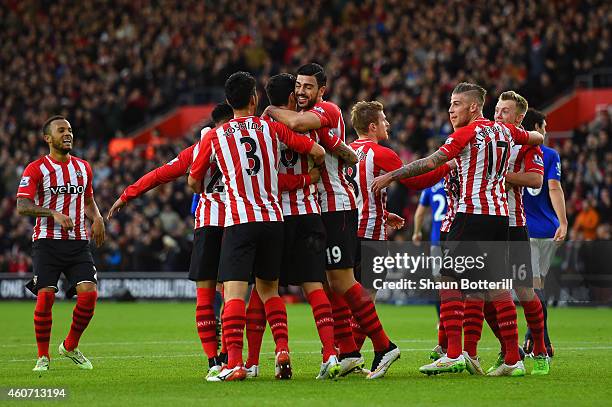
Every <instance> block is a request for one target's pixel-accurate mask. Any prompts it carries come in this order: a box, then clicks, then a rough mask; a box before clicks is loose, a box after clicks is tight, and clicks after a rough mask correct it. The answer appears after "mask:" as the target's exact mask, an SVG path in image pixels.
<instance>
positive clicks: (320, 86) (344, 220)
mask: <svg viewBox="0 0 612 407" xmlns="http://www.w3.org/2000/svg"><path fill="white" fill-rule="evenodd" d="M297 74H298V76H297V80H296V83H295V96H296V98H297V104H298V108H299V109H300V112H294V111H290V110H287V109H280V108H276V107H272V106H270V107H268V109H267V112H268V114H269V115H270V116H272V117H273V118H274V119H275V120H278V121H280V122H282V123H285V124H287V125H288V126H289V127H290V128H291V129H293V130H295V131H308V130H317V129H318V130H319V132H320V133H323V132H326V131H327V132H333V133H335V134H336V135H337V136H338V137H339V138H340V139H341V140H342V141H344V120H343V118H342V113H341V111H340V108H339V107H338V106H337V105H335V104H334V103H331V102H328V101H324V100H323V95H324V94H325V90H326V84H327V76H326V75H325V71H324V70H323V68H322V67H321V66H320V65H318V64H315V63H309V64H306V65H303V66H301V67H300V68H299V69H298V71H297ZM318 192H319V202H320V204H321V217H322V219H323V224H324V225H325V229H326V232H327V247H326V250H325V252H326V253H325V254H326V261H327V264H326V269H327V272H326V273H327V281H328V283H329V286H330V288H331V290H332V291H333V292H332V293H330V300H331V303H332V311H333V317H334V333H335V335H336V342H337V344H338V347H339V348H340V363H341V365H342V373H341V375H344V374H347V373H349V372H351V371H353V370H355V369H360V368H361V366H363V364H364V360H363V357H362V356H361V354H360V353H359V351H358V350H357V345H356V344H355V340H354V339H353V334H352V329H351V324H350V318H351V313H352V315H353V316H354V318H355V320H356V322H357V323H358V324H359V326H360V329H361V330H362V331H363V332H365V334H366V335H367V336H368V337H369V338H370V339H371V340H372V343H373V345H374V360H373V361H372V369H371V371H370V373H369V374H368V378H369V379H376V378H379V377H382V376H384V374H385V372H386V371H387V369H388V368H389V366H390V365H391V363H393V362H394V361H395V360H396V359H397V358H399V354H400V352H399V349H398V348H397V346H396V345H395V344H394V343H392V342H391V341H390V340H389V337H388V336H387V334H386V332H385V331H384V329H383V327H382V325H381V323H380V320H379V318H378V314H377V313H376V307H375V305H374V302H373V301H372V299H371V298H370V295H369V293H368V292H367V291H366V290H365V288H364V287H363V286H362V285H361V284H360V283H358V282H357V280H355V276H354V271H353V268H354V267H355V256H356V254H357V253H356V250H357V229H358V227H357V222H358V219H357V216H358V214H357V204H356V202H355V194H354V191H353V189H352V188H351V186H350V184H349V182H348V181H347V179H346V176H345V165H344V162H343V161H342V160H340V159H338V158H337V157H335V156H333V155H330V154H327V155H326V156H325V167H324V169H323V171H322V172H321V180H320V181H319V184H318Z"/></svg>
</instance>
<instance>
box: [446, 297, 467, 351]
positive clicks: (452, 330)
mask: <svg viewBox="0 0 612 407" xmlns="http://www.w3.org/2000/svg"><path fill="white" fill-rule="evenodd" d="M463 309H464V306H463V298H462V296H461V291H459V290H440V323H441V324H443V325H444V331H445V332H446V337H447V338H448V339H447V341H448V348H447V351H446V355H447V356H448V357H449V358H451V359H455V358H458V357H459V355H461V351H462V348H461V334H462V332H463Z"/></svg>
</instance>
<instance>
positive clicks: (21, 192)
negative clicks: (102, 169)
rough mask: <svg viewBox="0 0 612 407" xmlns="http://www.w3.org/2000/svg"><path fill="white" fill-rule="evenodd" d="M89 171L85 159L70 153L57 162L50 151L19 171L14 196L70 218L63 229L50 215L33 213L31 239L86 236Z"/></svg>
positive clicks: (67, 238)
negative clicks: (19, 177)
mask: <svg viewBox="0 0 612 407" xmlns="http://www.w3.org/2000/svg"><path fill="white" fill-rule="evenodd" d="M92 180H93V174H92V171H91V167H90V165H89V163H88V162H87V161H85V160H82V159H80V158H76V157H74V156H72V155H69V156H68V161H66V162H59V161H56V160H54V159H53V158H52V157H51V156H50V155H46V156H44V157H41V158H39V159H38V160H36V161H34V162H32V163H30V164H29V165H28V166H27V167H26V169H25V170H24V171H23V176H22V177H21V182H20V183H19V189H18V190H17V198H27V199H31V200H32V201H33V202H34V204H35V205H38V206H41V207H43V208H47V209H53V210H56V211H58V212H60V213H63V214H64V215H66V216H69V217H70V218H71V219H72V221H73V222H74V229H72V230H71V231H67V230H66V229H63V228H62V227H61V225H58V224H56V223H55V221H54V220H53V217H51V216H50V217H37V218H36V224H35V225H34V234H33V235H32V240H38V239H57V240H89V236H88V234H87V228H86V225H85V198H91V197H93V187H92Z"/></svg>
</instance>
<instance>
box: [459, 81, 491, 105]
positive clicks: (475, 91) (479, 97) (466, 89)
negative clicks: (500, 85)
mask: <svg viewBox="0 0 612 407" xmlns="http://www.w3.org/2000/svg"><path fill="white" fill-rule="evenodd" d="M459 93H469V94H470V95H471V96H472V97H473V98H474V99H476V102H478V105H479V106H480V107H482V106H484V102H485V96H487V91H486V90H485V88H483V87H482V86H480V85H476V84H475V83H469V82H461V83H460V84H459V85H457V86H455V89H453V94H454V95H456V94H459Z"/></svg>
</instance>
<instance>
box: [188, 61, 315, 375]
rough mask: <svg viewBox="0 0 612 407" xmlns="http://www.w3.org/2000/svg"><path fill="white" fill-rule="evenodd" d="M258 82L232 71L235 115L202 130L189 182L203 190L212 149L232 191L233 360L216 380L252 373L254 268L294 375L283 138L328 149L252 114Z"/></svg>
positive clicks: (283, 367) (223, 277) (224, 271)
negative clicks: (282, 277)
mask: <svg viewBox="0 0 612 407" xmlns="http://www.w3.org/2000/svg"><path fill="white" fill-rule="evenodd" d="M255 85H256V82H255V79H254V78H253V77H252V76H251V75H250V74H249V73H246V72H236V73H234V74H232V75H231V76H230V77H229V78H228V80H227V81H226V83H225V94H226V98H227V102H228V104H229V105H230V106H231V107H232V109H233V111H234V119H232V120H230V121H229V122H228V123H226V124H224V125H223V126H221V127H218V128H216V129H214V130H211V131H209V132H208V133H207V134H206V135H205V136H204V138H203V139H202V143H201V148H200V152H199V153H198V156H197V157H196V160H195V162H194V164H193V166H192V168H191V171H190V176H189V181H188V182H189V185H190V186H191V188H192V189H193V190H194V191H195V192H200V191H201V189H202V184H201V181H202V179H203V178H204V174H205V173H206V171H208V170H209V168H210V165H211V163H210V161H211V157H212V156H213V154H214V156H215V160H216V162H217V164H218V167H219V169H220V170H221V173H222V178H223V182H224V184H225V188H226V190H227V194H226V198H225V206H226V209H227V210H226V215H225V231H224V237H223V241H222V244H221V258H220V261H219V281H222V282H224V295H225V308H224V311H223V335H224V337H225V340H226V343H227V350H228V363H227V366H226V367H225V368H224V369H223V370H222V371H221V372H220V373H219V375H218V376H216V377H215V378H214V379H215V380H217V381H232V380H242V379H244V378H245V377H246V369H245V368H244V366H243V362H242V348H243V333H244V327H245V323H246V322H245V319H246V311H245V303H244V298H245V296H246V293H247V288H248V281H249V280H250V277H251V274H254V275H255V280H256V283H255V285H256V288H257V292H258V294H259V297H260V298H261V300H262V301H263V303H264V307H265V312H266V318H267V320H268V323H269V325H270V328H271V330H272V336H273V337H274V340H275V342H276V358H275V365H276V372H275V373H276V377H277V378H279V379H289V378H290V377H291V365H290V358H289V346H288V331H287V311H286V308H285V304H284V303H283V300H282V299H281V298H280V297H279V295H278V276H279V273H280V266H281V260H282V259H281V248H282V244H283V235H284V233H283V231H284V230H283V224H282V221H283V215H282V211H281V208H280V205H279V202H278V201H279V199H278V175H277V172H278V171H277V168H278V160H279V156H278V151H279V144H278V143H279V141H280V142H283V143H284V144H285V145H287V146H289V147H290V148H292V149H293V150H294V151H297V152H298V153H302V154H303V153H307V154H310V155H311V156H312V157H313V160H314V161H315V163H316V164H321V163H322V161H323V159H324V157H325V150H323V148H322V147H321V146H320V145H318V144H317V143H315V142H314V141H313V140H312V139H310V138H309V137H305V136H300V135H298V134H296V133H293V132H291V131H290V130H289V129H288V128H287V127H286V126H284V125H282V124H281V123H269V122H267V121H265V120H262V119H260V118H259V117H255V116H253V115H254V113H255V110H256V108H257V104H258V97H257V89H256V86H255Z"/></svg>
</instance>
